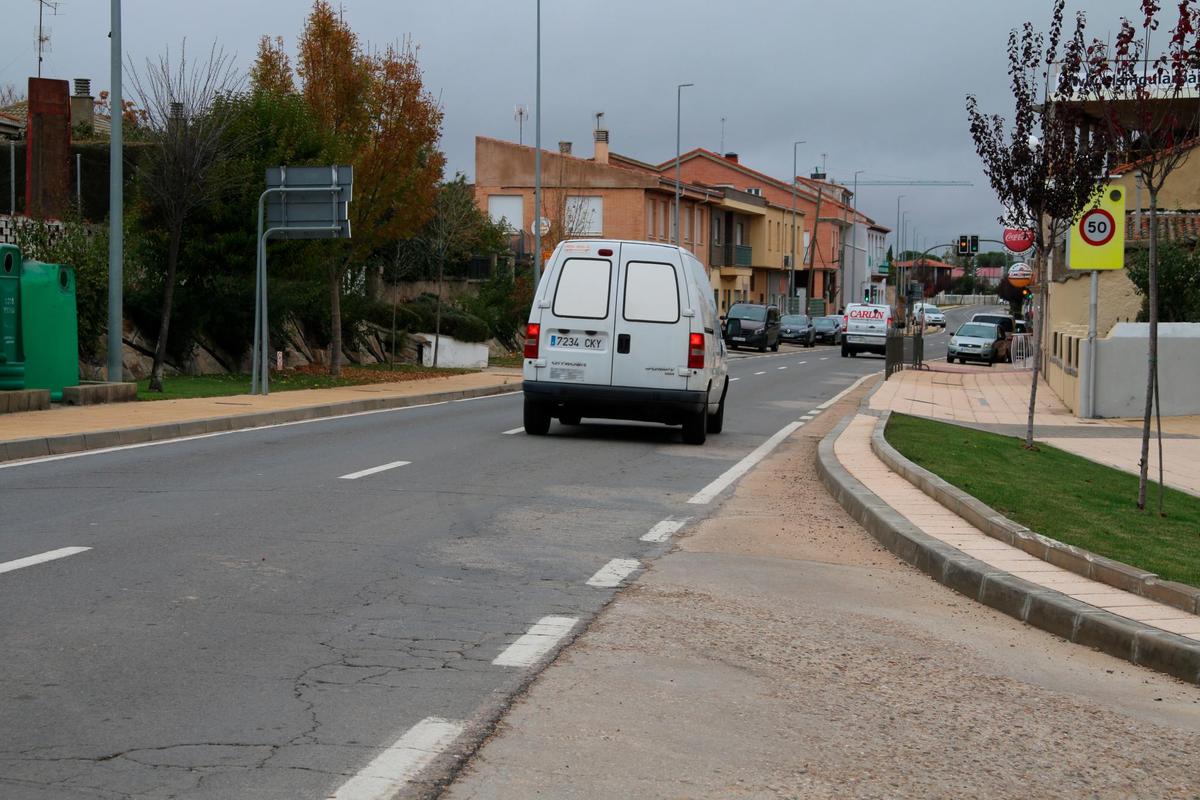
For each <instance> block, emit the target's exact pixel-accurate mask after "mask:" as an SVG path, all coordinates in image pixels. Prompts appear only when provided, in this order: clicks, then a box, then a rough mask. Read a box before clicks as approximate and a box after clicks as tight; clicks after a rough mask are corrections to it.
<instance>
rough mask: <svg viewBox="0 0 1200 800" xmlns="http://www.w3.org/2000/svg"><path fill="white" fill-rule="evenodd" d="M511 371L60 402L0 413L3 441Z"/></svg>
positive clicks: (339, 398)
mask: <svg viewBox="0 0 1200 800" xmlns="http://www.w3.org/2000/svg"><path fill="white" fill-rule="evenodd" d="M520 381H521V373H520V371H519V370H513V369H488V370H485V371H483V372H475V373H468V374H459V375H448V376H446V377H435V378H422V379H419V380H411V381H398V382H396V383H373V384H364V385H362V386H344V387H339V388H336V389H299V390H295V391H287V392H274V393H272V394H269V395H267V396H265V397H263V396H261V395H248V394H242V395H232V396H227V397H204V398H190V399H186V400H155V401H153V402H134V403H112V404H108V405H94V406H56V407H54V408H52V409H50V410H48V411H26V412H20V413H16V414H0V444H2V443H5V442H10V441H17V440H23V439H33V438H51V437H62V436H79V435H86V434H95V433H99V432H103V431H112V430H123V429H130V428H150V427H155V426H161V425H169V424H181V423H189V422H196V421H200V420H212V419H229V420H231V421H232V422H231V427H238V425H237V424H236V419H237V418H238V417H244V416H250V415H257V414H262V413H263V412H268V413H269V412H282V411H295V410H301V409H307V408H323V407H327V406H337V405H339V404H353V403H355V402H357V401H363V400H389V399H396V398H411V397H418V396H422V395H430V394H441V393H446V392H463V391H472V390H475V391H477V390H482V389H488V388H493V387H499V386H504V385H505V384H513V383H520Z"/></svg>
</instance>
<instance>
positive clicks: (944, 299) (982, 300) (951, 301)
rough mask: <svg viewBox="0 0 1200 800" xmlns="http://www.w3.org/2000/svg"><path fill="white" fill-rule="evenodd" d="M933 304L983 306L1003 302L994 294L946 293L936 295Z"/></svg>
mask: <svg viewBox="0 0 1200 800" xmlns="http://www.w3.org/2000/svg"><path fill="white" fill-rule="evenodd" d="M930 302H932V303H933V304H934V305H935V306H984V305H995V304H997V303H1001V302H1003V301H1002V300H1000V299H999V298H998V297H997V296H996V295H994V294H946V293H945V292H942V293H941V294H938V295H936V296H935V297H934V298H933V300H932V301H930Z"/></svg>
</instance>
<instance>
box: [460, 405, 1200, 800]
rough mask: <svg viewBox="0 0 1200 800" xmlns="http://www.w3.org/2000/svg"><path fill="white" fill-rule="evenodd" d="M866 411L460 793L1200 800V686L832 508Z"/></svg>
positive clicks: (684, 543) (707, 546)
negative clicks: (974, 587)
mask: <svg viewBox="0 0 1200 800" xmlns="http://www.w3.org/2000/svg"><path fill="white" fill-rule="evenodd" d="M864 391H865V390H864V389H860V390H859V392H856V393H855V394H854V395H852V396H851V397H848V398H847V399H846V400H845V401H843V402H842V403H839V404H838V405H837V406H835V407H833V408H832V409H830V410H829V411H827V412H826V413H825V414H823V415H821V416H820V417H818V418H817V419H816V420H814V421H813V422H812V423H810V424H809V425H807V426H806V427H804V428H802V429H801V430H800V431H799V432H798V433H797V434H796V435H795V436H793V437H792V438H791V439H790V440H789V441H788V442H787V443H785V444H784V445H783V446H782V447H780V448H779V449H778V450H777V451H776V452H775V453H774V454H773V456H772V457H770V458H769V459H767V460H766V461H764V462H763V463H762V464H761V465H760V466H759V467H758V468H757V469H756V470H754V471H753V472H752V473H751V474H750V475H748V476H747V477H746V478H745V479H744V480H743V481H742V482H741V484H740V485H739V486H738V488H737V490H736V492H735V493H734V495H733V496H732V497H730V498H728V499H727V500H726V501H725V502H724V503H723V505H722V506H721V507H720V508H719V509H718V510H717V511H716V512H715V513H714V514H713V515H712V516H711V517H709V518H707V519H705V520H703V521H701V522H699V523H698V524H696V525H694V526H692V527H691V528H688V529H686V530H685V532H684V535H683V537H682V538H681V539H680V540H679V542H678V544H677V546H676V548H675V549H674V550H673V552H671V553H670V554H668V555H666V556H664V557H663V558H661V559H659V560H658V561H656V562H654V563H653V565H652V566H651V568H650V570H649V571H648V572H647V573H646V574H644V575H643V576H642V578H641V579H640V580H639V581H638V582H637V583H636V584H635V585H634V586H632V587H630V588H629V589H627V590H626V591H624V592H622V593H621V594H620V595H619V596H618V598H617V599H616V600H615V601H614V602H613V603H612V604H611V605H610V606H609V607H608V608H607V609H606V610H605V612H604V613H603V614H602V615H601V616H600V617H599V618H598V619H597V620H596V622H594V623H593V624H592V626H591V627H590V628H589V629H588V631H587V632H586V633H585V634H584V635H583V636H581V637H580V638H579V639H578V640H576V642H575V643H574V644H573V645H572V646H571V647H569V648H567V649H566V650H565V651H564V652H563V654H562V655H561V656H560V657H559V658H558V659H557V661H556V662H555V663H554V664H553V665H552V666H551V667H549V668H548V669H547V670H545V671H544V672H543V673H542V674H541V675H540V676H539V678H538V679H537V680H536V681H535V683H534V684H533V685H532V687H531V688H530V689H529V691H528V692H527V693H526V694H525V695H524V696H523V697H522V698H521V699H520V700H519V701H517V702H516V703H515V704H514V706H513V708H512V709H511V710H510V712H509V713H508V714H507V716H506V717H505V718H504V720H503V722H502V723H501V724H500V726H499V727H498V728H497V730H496V732H495V733H494V735H493V736H492V737H491V739H490V740H489V741H488V742H487V743H486V744H485V745H484V746H483V747H482V748H481V750H480V751H479V752H478V753H477V754H476V756H475V757H474V759H473V760H472V761H471V762H470V764H468V765H467V767H466V768H465V769H464V770H463V772H462V773H461V774H460V775H459V777H458V779H457V781H456V782H455V783H454V784H453V785H452V786H451V787H450V788H449V789H448V790H447V791H446V792H445V794H444V795H443V796H446V797H450V798H456V799H458V800H465V799H466V798H470V799H471V800H478V799H481V798H524V797H555V798H577V797H578V798H584V797H588V798H590V797H721V798H768V797H771V798H774V797H805V798H809V797H814V798H824V797H829V798H835V797H837V798H843V797H855V798H860V797H861V798H877V797H878V798H883V797H889V798H890V797H956V798H957V797H966V796H971V797H1013V796H1051V795H1054V796H1060V797H1066V798H1071V797H1087V798H1126V797H1133V796H1138V797H1162V798H1167V797H1179V798H1185V797H1198V796H1200V777H1197V771H1196V769H1195V765H1196V755H1195V754H1196V752H1197V751H1198V750H1200V690H1198V689H1197V688H1196V687H1192V686H1188V685H1186V684H1183V683H1181V682H1179V681H1175V680H1173V679H1171V678H1169V677H1165V676H1162V675H1159V674H1156V673H1153V672H1150V671H1148V670H1144V669H1142V668H1139V667H1136V666H1133V665H1131V664H1129V663H1127V662H1124V661H1119V660H1117V659H1114V658H1110V657H1108V656H1106V655H1103V654H1101V653H1098V652H1094V651H1091V650H1088V649H1085V648H1082V647H1079V646H1078V645H1073V644H1070V643H1067V642H1064V641H1061V640H1059V639H1056V638H1054V637H1053V636H1050V635H1049V634H1046V633H1043V632H1041V631H1038V630H1036V629H1033V628H1029V627H1027V626H1024V625H1022V624H1021V623H1019V622H1017V621H1016V620H1013V619H1011V618H1009V617H1007V616H1004V615H1001V614H999V613H997V612H994V611H992V610H990V609H988V608H985V607H983V606H980V605H978V604H975V603H973V602H971V601H970V600H967V599H965V598H963V597H961V596H959V595H957V594H955V593H954V592H952V591H950V590H949V589H946V588H944V587H942V586H939V585H938V584H936V583H934V582H933V581H931V580H929V579H928V578H926V577H925V576H923V575H922V574H920V573H919V572H917V571H916V570H915V569H913V568H911V567H909V566H908V565H906V564H903V563H901V562H899V561H897V560H896V559H895V558H894V557H893V556H892V555H891V554H889V553H887V552H886V551H884V550H882V549H881V548H879V547H878V546H877V545H876V544H875V542H874V540H873V539H872V538H871V537H870V536H869V535H868V534H867V533H866V532H865V531H863V530H862V529H861V528H860V527H859V526H858V525H857V524H856V523H855V522H854V521H853V520H852V519H850V518H849V517H848V516H847V515H846V514H845V512H844V511H843V510H842V509H841V508H840V507H839V506H838V505H837V503H836V502H835V501H834V500H833V499H832V498H831V497H829V495H828V494H827V493H826V492H825V490H824V489H823V488H822V486H821V484H820V482H819V479H818V478H817V477H816V474H815V469H814V466H813V464H814V461H815V454H816V448H817V443H818V442H819V441H820V439H821V437H822V436H824V435H825V433H827V432H828V431H829V430H830V429H831V428H832V427H833V425H834V424H836V422H837V421H838V420H839V419H840V417H841V416H842V414H844V413H846V412H849V411H850V410H851V409H852V408H854V407H856V406H857V402H858V399H857V398H858V396H860V395H861V394H862V393H863V392H864Z"/></svg>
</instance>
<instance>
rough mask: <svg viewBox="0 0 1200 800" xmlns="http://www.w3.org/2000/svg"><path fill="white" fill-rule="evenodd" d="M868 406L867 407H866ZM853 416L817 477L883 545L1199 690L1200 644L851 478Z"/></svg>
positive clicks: (1000, 607) (1009, 607)
mask: <svg viewBox="0 0 1200 800" xmlns="http://www.w3.org/2000/svg"><path fill="white" fill-rule="evenodd" d="M865 402H866V401H864V403H865ZM852 419H853V415H850V416H847V417H846V418H845V419H843V420H842V421H841V422H840V423H838V425H837V427H835V428H834V429H833V430H832V431H830V433H829V434H828V435H827V436H826V437H825V438H824V439H822V440H821V443H820V445H819V446H818V448H817V473H818V474H819V475H820V476H821V480H822V482H823V483H824V484H825V487H826V488H827V489H828V490H829V493H830V494H832V495H833V496H834V498H835V499H836V500H837V501H838V502H839V503H840V504H841V505H842V507H843V508H845V509H846V511H847V512H848V513H849V514H850V516H851V517H853V518H854V519H855V520H856V521H857V522H858V523H859V524H860V525H862V526H863V527H864V528H866V529H867V531H868V532H870V534H871V535H872V536H874V537H875V538H876V539H877V540H878V541H879V542H880V544H882V545H883V546H884V547H886V548H887V549H888V550H889V551H891V552H892V553H894V554H895V555H896V556H898V557H899V558H901V559H903V560H905V561H907V562H908V563H910V564H912V565H913V566H915V567H917V569H920V570H921V571H922V572H924V573H926V574H927V575H929V576H930V577H932V578H933V579H934V580H936V581H938V582H939V583H941V584H944V585H945V586H948V587H950V588H951V589H954V590H955V591H957V592H959V593H961V594H964V595H966V596H968V597H971V598H973V599H975V600H977V601H978V602H980V603H983V604H984V605H986V606H990V607H991V608H994V609H996V610H997V611H1002V612H1004V613H1005V614H1008V615H1009V616H1011V617H1015V618H1017V619H1019V620H1021V621H1022V622H1026V623H1028V624H1030V625H1033V626H1035V627H1037V628H1041V629H1042V630H1044V631H1048V632H1049V633H1053V634H1054V635H1056V636H1059V637H1061V638H1063V639H1066V640H1068V641H1071V642H1075V643H1077V644H1081V645H1085V646H1088V647H1095V648H1097V649H1099V650H1102V651H1104V652H1105V653H1108V654H1109V655H1113V656H1116V657H1118V658H1124V659H1126V660H1128V661H1131V662H1133V663H1134V664H1139V665H1142V666H1145V667H1149V668H1151V669H1154V670H1158V671H1159V672H1165V673H1167V674H1168V675H1173V676H1175V677H1177V678H1180V679H1182V680H1185V681H1188V682H1189V683H1195V684H1200V641H1195V640H1192V639H1188V638H1186V637H1184V636H1178V635H1176V634H1173V633H1167V632H1165V631H1162V630H1159V629H1157V628H1152V627H1150V626H1149V625H1144V624H1142V623H1139V622H1134V621H1133V620H1130V619H1126V618H1124V617H1119V616H1117V615H1116V614H1112V613H1109V612H1107V611H1104V610H1102V609H1099V608H1096V607H1095V606H1090V605H1088V604H1086V603H1082V602H1080V601H1078V600H1075V599H1073V598H1071V597H1068V596H1067V595H1065V594H1062V593H1061V592H1056V591H1054V590H1052V589H1047V588H1045V587H1042V586H1038V585H1036V584H1033V583H1030V582H1029V581H1026V580H1024V579H1022V578H1018V577H1016V576H1015V575H1011V574H1010V573H1008V572H1004V571H1003V570H999V569H996V568H995V567H993V566H991V565H989V564H985V563H984V562H982V561H980V560H978V559H976V558H972V557H971V556H968V555H967V554H965V553H963V552H962V551H960V550H958V549H957V548H954V547H951V546H950V545H948V544H946V543H945V542H942V541H940V540H938V539H935V538H933V537H932V536H929V535H928V534H926V533H925V532H924V531H922V530H920V529H919V528H917V527H916V526H915V525H913V524H912V523H911V522H909V521H908V520H907V519H906V518H904V517H903V516H901V515H900V513H899V512H897V511H896V510H895V509H893V508H892V507H891V506H889V505H888V504H887V503H885V502H884V501H883V500H882V499H880V497H879V496H878V495H876V494H875V493H874V492H872V491H871V490H870V489H868V488H867V487H866V486H865V485H864V484H862V483H861V482H860V481H859V480H858V479H856V478H855V477H854V476H852V475H851V474H850V473H849V472H848V471H846V468H845V467H843V466H842V464H841V462H840V461H838V459H837V456H836V455H835V454H834V450H833V444H834V442H835V441H837V439H838V437H839V436H841V435H842V432H843V431H845V429H846V427H847V426H848V425H849V424H850V421H851V420H852Z"/></svg>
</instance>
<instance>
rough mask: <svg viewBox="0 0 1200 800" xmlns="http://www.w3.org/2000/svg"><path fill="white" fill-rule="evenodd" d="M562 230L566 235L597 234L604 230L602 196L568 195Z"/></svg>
mask: <svg viewBox="0 0 1200 800" xmlns="http://www.w3.org/2000/svg"><path fill="white" fill-rule="evenodd" d="M564 212H565V214H566V219H565V220H564V221H563V231H564V233H566V234H567V235H568V236H599V235H600V234H601V233H603V231H604V198H603V197H582V196H576V197H568V198H567V204H566V207H565V209H564Z"/></svg>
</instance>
